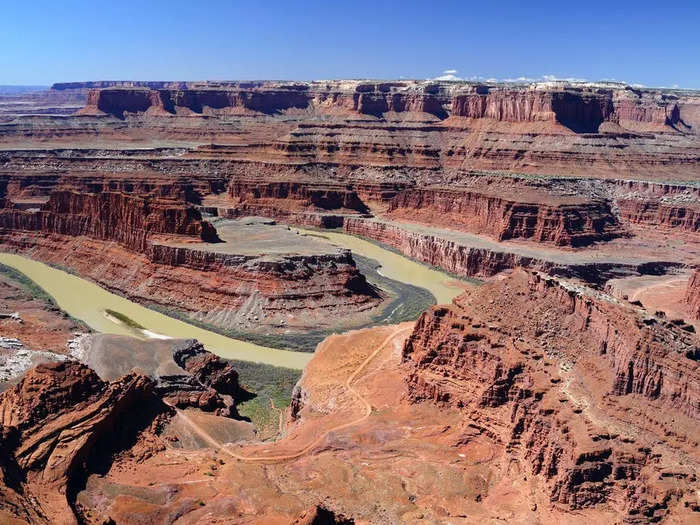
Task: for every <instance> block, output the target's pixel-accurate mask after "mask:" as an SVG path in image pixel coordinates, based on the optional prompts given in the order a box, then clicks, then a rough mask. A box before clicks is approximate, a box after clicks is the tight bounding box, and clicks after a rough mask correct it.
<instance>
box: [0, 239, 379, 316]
mask: <svg viewBox="0 0 700 525" xmlns="http://www.w3.org/2000/svg"><path fill="white" fill-rule="evenodd" d="M0 241H1V242H2V243H3V245H4V246H5V248H6V249H8V250H12V251H16V252H18V253H22V254H27V255H29V256H31V257H32V258H35V259H38V260H41V261H44V262H47V263H53V264H59V265H61V266H64V267H68V268H70V269H72V270H73V271H75V272H77V273H78V274H79V275H81V276H82V277H85V278H88V279H91V280H93V281H95V282H97V283H99V284H101V285H102V286H104V287H106V288H107V289H109V290H112V291H114V292H117V293H119V294H122V295H125V296H126V297H128V298H129V299H131V300H134V301H137V302H139V303H145V304H155V305H159V306H161V307H163V308H166V309H168V310H173V311H179V312H184V313H186V314H188V315H191V316H194V317H196V318H197V319H201V320H206V321H207V322H208V323H210V324H214V325H217V326H220V327H222V328H227V329H228V328H231V326H232V324H234V321H235V320H237V319H238V318H239V316H243V317H246V316H248V317H252V316H256V317H259V319H257V320H256V322H257V323H258V324H260V325H262V326H267V327H270V328H273V327H274V328H279V327H280V326H283V325H286V323H287V322H288V321H289V318H290V316H295V317H299V318H300V319H304V320H305V321H300V322H302V323H303V322H306V323H307V324H306V325H305V326H309V323H310V325H311V326H319V325H321V324H323V323H328V322H330V321H329V319H333V316H338V315H350V314H356V313H358V312H362V311H365V310H371V309H373V308H375V307H376V306H378V305H379V304H380V303H381V300H382V299H381V297H380V296H379V295H378V294H377V292H376V291H375V290H374V289H373V288H372V287H371V286H370V285H369V284H368V283H367V281H366V280H365V278H364V276H363V275H362V274H361V273H360V272H359V270H358V269H357V268H356V266H355V264H354V261H353V260H352V256H351V255H350V252H347V251H342V252H339V253H329V254H321V255H317V256H280V257H277V258H275V259H270V258H266V257H264V256H250V255H249V256H246V255H228V254H221V253H213V252H209V251H206V250H197V249H193V248H186V247H176V246H170V245H164V244H157V243H153V244H150V245H149V249H148V250H147V251H146V253H145V254H141V253H137V252H133V251H130V250H128V249H126V248H122V247H121V246H119V245H118V244H116V243H113V242H108V241H101V240H97V239H91V238H89V237H68V236H62V235H55V234H54V235H50V236H46V235H45V234H43V233H41V232H28V231H7V230H5V231H3V232H2V234H1V235H0ZM241 308H243V310H241ZM239 310H240V312H239Z"/></svg>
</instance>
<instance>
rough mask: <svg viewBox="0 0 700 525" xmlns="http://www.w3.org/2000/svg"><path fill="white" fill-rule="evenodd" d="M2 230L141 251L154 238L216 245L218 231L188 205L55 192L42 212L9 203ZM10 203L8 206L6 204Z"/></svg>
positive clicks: (2, 214) (3, 213) (0, 224)
mask: <svg viewBox="0 0 700 525" xmlns="http://www.w3.org/2000/svg"><path fill="white" fill-rule="evenodd" d="M4 204H5V207H3V208H2V209H0V228H2V229H5V230H28V231H40V232H44V233H47V234H52V233H56V234H62V235H71V236H80V235H86V236H89V237H94V238H97V239H102V240H110V241H116V242H118V243H120V244H122V245H123V246H125V247H127V248H129V249H132V250H135V251H139V252H143V251H145V250H146V249H147V246H148V238H149V236H151V235H154V234H173V235H183V236H190V237H194V238H198V239H201V240H203V241H205V242H215V241H216V240H217V237H216V230H215V229H214V227H213V226H211V224H209V223H208V222H207V221H203V220H202V217H201V215H200V213H199V212H198V211H197V210H196V209H194V208H192V207H191V206H188V205H186V204H182V203H178V202H174V201H163V200H157V199H150V198H147V197H139V196H136V195H126V194H122V193H112V192H102V193H81V192H76V191H56V192H53V193H52V194H51V196H50V197H49V200H48V201H47V202H46V203H45V204H43V205H41V208H40V210H39V211H31V210H21V209H17V208H16V207H14V206H12V204H11V203H10V202H8V201H7V200H5V203H4ZM8 204H9V207H7V205H8Z"/></svg>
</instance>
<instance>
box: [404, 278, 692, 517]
mask: <svg viewBox="0 0 700 525" xmlns="http://www.w3.org/2000/svg"><path fill="white" fill-rule="evenodd" d="M697 349H698V342H697V340H696V339H694V337H693V336H692V335H690V334H688V333H686V332H684V331H683V330H681V329H680V328H678V327H676V326H675V325H673V324H672V323H665V322H663V321H662V320H659V319H654V318H648V317H645V316H644V315H643V314H641V313H640V312H638V311H635V310H634V309H632V308H630V307H629V306H625V305H623V304H619V303H617V302H616V301H615V300H613V299H612V298H610V297H607V296H604V295H602V294H599V293H597V292H593V291H591V290H589V289H586V288H584V287H577V286H573V285H571V284H567V283H565V282H561V281H558V280H555V279H551V278H547V277H543V276H540V275H537V274H529V273H526V272H524V271H520V270H519V271H516V272H515V273H514V274H513V275H512V276H510V277H508V278H506V279H502V280H500V281H497V282H493V283H490V284H486V285H484V286H483V287H481V288H479V289H478V290H474V291H472V292H469V293H468V294H465V295H463V296H460V297H459V298H458V299H457V300H455V303H454V304H453V305H450V306H440V307H434V308H433V309H432V310H430V311H428V312H426V313H425V314H424V315H423V316H422V317H421V319H420V320H419V321H418V323H417V324H416V327H415V330H414V332H413V335H411V337H410V338H409V339H408V340H407V342H406V345H405V347H404V362H405V363H406V366H407V367H408V370H409V376H408V379H407V381H408V385H409V392H410V396H411V397H412V399H414V400H415V401H423V400H431V401H433V402H437V403H440V404H444V405H448V406H451V407H457V408H459V409H460V410H462V411H463V413H464V414H465V417H466V418H467V420H468V424H469V426H470V427H473V428H478V429H479V430H480V431H481V432H482V433H484V434H486V435H488V436H490V437H491V438H492V439H497V440H499V441H500V442H501V443H503V445H504V446H505V447H506V450H507V452H508V454H507V456H506V457H508V458H509V459H508V461H512V460H513V459H514V458H517V459H516V460H517V461H518V462H521V464H522V465H524V466H525V468H526V471H527V472H528V476H529V475H533V476H535V478H536V479H539V480H541V481H542V483H543V484H544V485H545V486H546V487H547V491H548V495H549V498H550V500H551V501H553V502H556V503H559V504H564V505H567V506H569V508H574V509H577V508H584V507H592V506H596V505H601V504H605V505H609V506H612V507H613V508H615V509H616V511H617V512H619V513H621V514H622V515H623V516H626V518H625V519H627V520H629V521H634V520H637V521H634V522H635V523H636V522H640V523H646V522H654V521H657V520H659V519H662V518H663V517H664V516H666V515H667V513H668V512H669V510H670V508H671V507H673V506H674V505H676V504H678V505H682V504H683V501H686V502H687V501H689V497H690V495H691V494H692V492H693V491H694V490H695V488H696V484H697V480H696V479H695V478H694V477H693V476H688V475H687V473H686V474H683V473H682V472H687V468H686V466H685V465H684V464H682V463H680V462H678V460H677V459H674V458H677V457H678V456H677V454H678V453H679V451H681V450H685V451H690V450H693V448H694V447H697V444H696V441H697V437H696V436H695V431H694V430H693V429H694V428H696V427H697V421H698V419H699V418H700V376H699V375H698V369H697V366H696V362H697V361H696V360H697V354H696V352H697ZM699 459H700V458H697V457H695V456H693V458H692V459H690V458H689V459H688V461H690V462H691V464H692V465H697V464H698V460H699ZM661 465H663V467H662V466H661ZM693 468H697V467H691V470H692V469H693ZM660 470H661V472H660ZM664 472H673V474H668V477H670V478H673V479H674V481H673V482H670V483H669V482H667V481H666V479H667V477H666V476H667V474H665V473H664ZM679 480H680V481H679ZM686 505H687V503H686Z"/></svg>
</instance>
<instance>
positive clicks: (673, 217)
mask: <svg viewBox="0 0 700 525" xmlns="http://www.w3.org/2000/svg"><path fill="white" fill-rule="evenodd" d="M617 205H618V207H619V210H620V216H621V217H622V219H623V220H624V221H628V222H630V223H632V224H640V225H644V226H649V227H653V228H656V227H662V228H669V229H673V230H676V231H679V232H693V233H697V232H700V206H698V204H697V203H693V202H691V203H688V204H685V203H683V202H677V203H672V202H669V203H666V202H660V201H658V200H642V199H635V200H625V199H621V200H619V201H617Z"/></svg>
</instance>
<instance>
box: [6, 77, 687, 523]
mask: <svg viewBox="0 0 700 525" xmlns="http://www.w3.org/2000/svg"><path fill="white" fill-rule="evenodd" d="M0 103H1V104H0V244H1V247H2V251H3V252H8V253H12V254H19V255H21V256H24V257H28V258H31V259H33V260H36V261H42V262H44V263H47V264H49V265H52V266H54V268H57V269H62V270H65V271H67V272H69V273H72V274H75V275H76V276H79V277H81V278H83V279H86V280H88V281H91V282H92V283H96V284H98V285H99V286H100V287H103V288H104V289H106V290H108V291H110V292H113V293H114V294H117V295H119V296H121V298H122V299H128V300H130V301H133V302H134V303H137V304H138V305H142V306H145V307H148V308H150V309H152V310H155V311H157V312H160V313H163V314H166V315H167V316H170V317H171V318H175V319H179V320H182V321H185V322H186V323H191V324H189V325H184V326H185V332H186V328H187V326H190V327H191V328H192V330H194V329H195V327H196V328H197V329H198V330H199V332H197V333H202V330H210V331H213V332H217V333H218V335H222V334H223V335H225V336H228V337H229V338H234V339H230V340H229V341H236V340H239V341H241V342H242V341H248V342H253V343H257V344H259V345H263V346H258V347H257V350H259V351H260V352H263V351H266V350H271V351H272V350H274V349H283V350H284V351H287V352H288V353H290V354H294V352H293V351H296V350H305V351H313V350H314V349H315V351H314V353H313V356H311V355H310V354H306V356H307V359H305V360H304V364H306V363H308V364H306V366H305V368H304V370H303V372H295V371H293V370H289V369H285V368H281V367H278V366H272V365H273V364H274V362H273V361H271V360H268V358H267V357H265V358H264V359H263V358H262V354H261V357H260V358H259V359H257V360H256V358H255V355H254V352H255V351H256V347H251V348H252V350H250V353H246V354H235V355H237V356H240V355H244V356H245V357H244V358H241V359H239V357H236V358H235V359H230V358H226V357H224V355H225V354H224V352H221V349H220V348H217V347H214V346H212V345H211V344H206V343H205V344H200V343H198V342H197V341H193V340H191V338H192V337H193V335H188V334H186V333H185V334H183V332H180V331H178V333H177V334H170V333H169V332H167V331H164V332H163V333H160V332H159V331H158V330H154V329H152V328H150V327H149V326H141V324H140V323H139V321H141V322H143V324H144V325H148V324H149V322H150V318H149V322H147V321H145V320H144V319H145V316H144V319H140V318H134V319H131V318H130V317H129V316H128V315H126V314H125V313H124V312H121V311H120V310H119V308H118V307H117V306H116V305H117V304H120V305H124V304H125V303H116V302H115V303H114V304H113V305H112V306H101V307H100V308H102V310H104V311H102V310H101V311H100V312H97V314H98V315H97V317H100V322H99V323H98V322H95V321H94V320H95V318H96V316H95V315H91V316H90V317H88V316H86V317H85V320H81V319H72V318H70V317H68V316H67V315H66V314H65V313H64V312H62V311H61V310H60V309H58V308H57V306H56V304H55V303H52V302H51V300H49V299H47V297H45V296H43V295H41V294H40V293H39V291H38V290H39V289H38V287H37V285H36V284H33V283H32V282H31V281H30V280H28V279H27V277H24V276H22V274H21V267H20V266H15V268H17V269H18V270H19V271H20V273H19V274H17V273H12V271H11V270H9V269H8V270H6V271H5V273H2V275H0V302H1V303H2V305H3V306H4V308H5V309H6V310H7V315H6V316H4V317H2V318H0V330H2V331H1V332H0V335H1V336H2V337H3V339H2V341H0V346H2V345H3V344H4V345H5V346H2V348H1V349H0V360H2V361H1V362H2V363H9V364H10V365H11V367H10V365H6V366H8V367H10V368H11V369H12V370H11V373H8V374H6V375H7V377H5V376H2V377H0V390H2V391H3V392H2V393H0V470H1V471H2V475H1V476H0V521H3V520H4V521H8V522H10V523H18V524H19V523H71V524H72V523H80V524H83V523H127V524H129V523H144V522H148V523H171V522H178V523H219V522H220V523H279V524H287V523H358V524H360V523H420V522H424V523H445V524H447V523H481V522H483V523H491V522H497V521H501V522H502V521H507V522H510V523H523V524H525V523H536V522H547V523H574V524H576V523H580V524H587V523H621V524H622V523H625V524H645V523H658V522H661V523H669V524H676V523H694V522H696V521H698V520H700V517H699V516H700V502H698V496H697V494H698V490H700V487H698V481H697V480H698V472H700V469H699V468H698V467H699V465H700V457H698V453H697V450H698V443H697V437H696V436H697V427H698V421H699V420H700V375H699V374H700V371H699V370H698V366H697V362H698V355H700V339H699V337H700V336H699V335H698V332H699V331H700V274H699V270H698V261H700V135H699V134H698V129H700V92H698V91H694V90H683V89H661V88H659V89H656V88H641V87H636V86H629V85H626V84H623V83H617V82H598V83H591V82H569V81H567V82H564V81H553V82H505V83H495V82H468V81H439V80H426V81H422V80H388V81H370V80H342V81H341V80H331V81H313V82H301V81H299V82H291V81H290V82H287V81H230V82H229V81H220V82H213V81H212V82H204V81H203V82H187V81H173V82H150V81H143V82H141V81H94V82H69V83H62V84H55V85H54V86H53V87H52V88H51V89H48V90H44V91H32V92H29V93H26V94H21V93H20V94H17V93H12V94H11V95H3V96H2V97H0ZM367 246H371V247H372V249H371V250H370V249H368V248H367ZM379 253H381V254H382V255H381V257H380V256H378V255H377V256H376V257H377V258H376V259H373V257H372V255H371V254H379ZM13 257H14V255H13ZM380 258H381V260H382V261H383V262H379V259H380ZM17 261H19V262H18V263H17V264H19V265H21V259H18V260H17ZM416 262H419V263H421V265H420V266H418V265H417V263H416ZM403 265H406V266H405V268H404V267H403ZM27 272H28V273H29V271H28V270H27ZM76 286H81V284H80V282H79V281H76ZM44 293H45V292H44ZM54 299H58V298H57V297H56V298H54ZM104 304H105V305H107V304H108V302H105V303H104ZM109 304H111V303H109ZM139 311H140V310H138V309H133V310H131V309H130V310H129V312H139ZM15 313H16V316H15ZM93 313H94V312H93ZM2 315H5V314H2ZM17 318H19V319H21V320H22V322H19V321H17ZM88 319H89V320H90V321H91V323H92V324H90V323H88V322H87V320H88ZM103 323H114V324H119V326H120V330H121V332H119V334H120V335H114V333H112V335H110V334H108V333H98V332H99V331H100V328H99V327H100V326H104V325H103ZM159 326H166V325H159ZM180 328H181V327H179V328H178V330H179V329H180ZM193 333H194V332H193ZM182 337H186V338H189V339H186V340H183V339H182ZM208 340H209V341H210V339H208ZM319 341H320V343H319ZM317 345H318V346H317ZM217 351H219V353H220V354H221V356H217V355H215V354H216V352H217ZM295 355H299V354H295ZM229 357H230V356H229ZM289 362H291V361H289ZM294 362H296V361H294ZM302 366H303V365H300V366H298V367H297V368H299V369H300V368H301V367H302ZM300 373H301V376H300V375H299V374H300ZM10 376H11V377H10ZM368 494H371V496H368Z"/></svg>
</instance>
